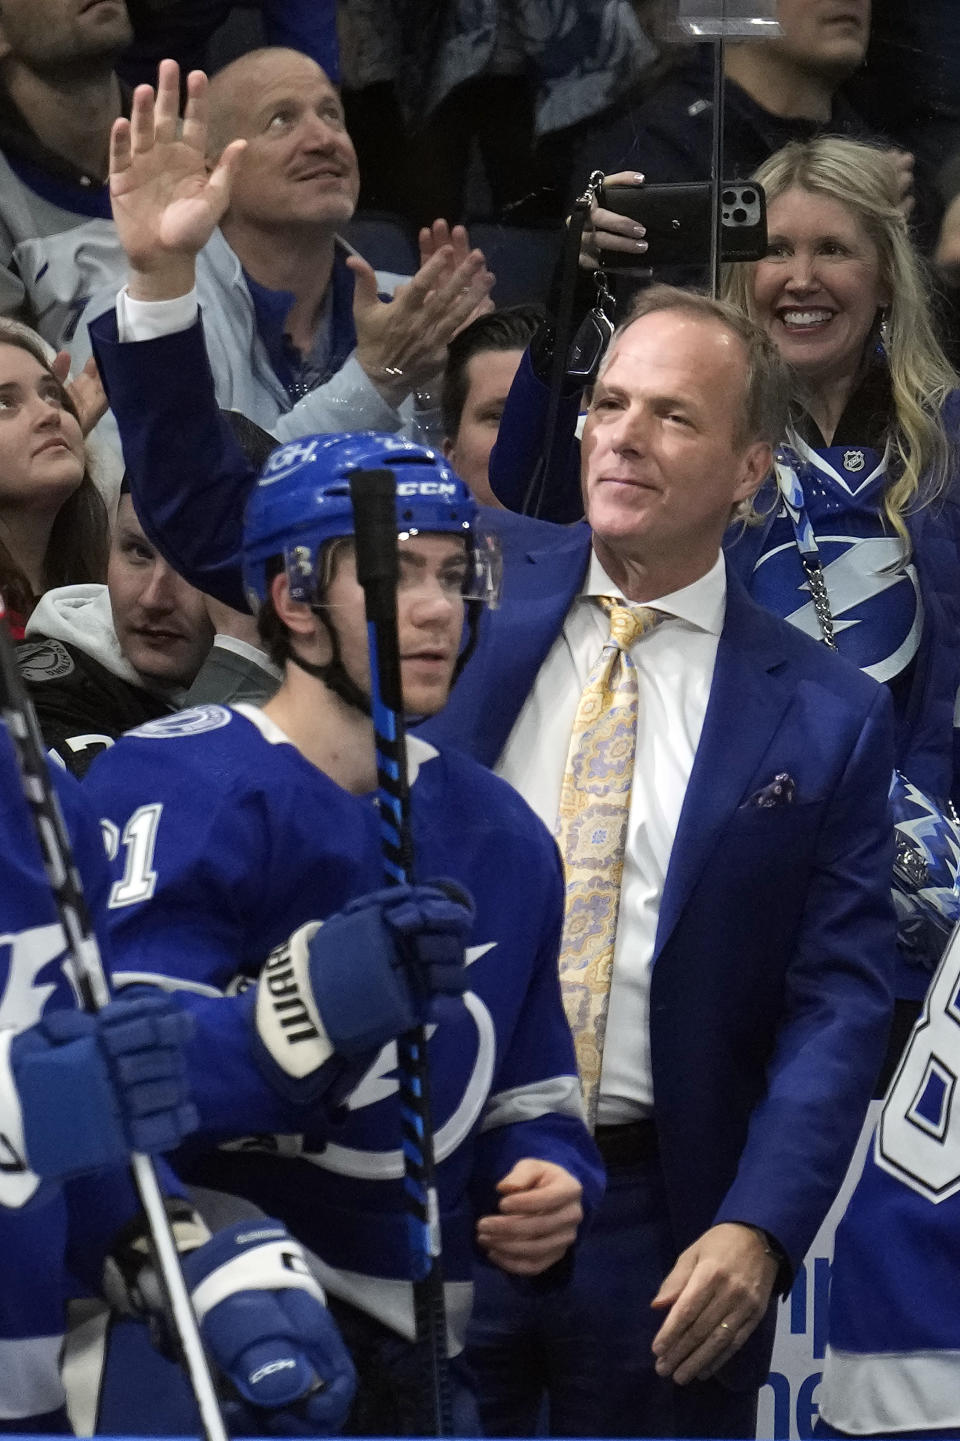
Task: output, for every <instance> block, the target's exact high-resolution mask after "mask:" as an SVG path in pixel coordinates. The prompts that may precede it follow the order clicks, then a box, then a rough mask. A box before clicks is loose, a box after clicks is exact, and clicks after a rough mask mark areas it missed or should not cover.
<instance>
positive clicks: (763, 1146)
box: [93, 318, 894, 1385]
mask: <svg viewBox="0 0 960 1441" xmlns="http://www.w3.org/2000/svg"><path fill="white" fill-rule="evenodd" d="M93 330H94V338H95V341H96V342H97V343H96V350H97V358H98V361H99V363H100V366H101V373H102V374H103V375H104V377H105V381H106V384H107V388H108V393H109V394H110V398H111V404H112V405H113V406H114V409H115V411H116V412H117V416H118V420H119V422H120V427H121V433H122V434H123V437H124V447H125V455H126V459H127V464H128V466H129V468H130V471H131V482H132V488H133V493H134V499H135V501H136V503H137V508H138V513H139V515H140V519H141V522H142V524H143V527H144V530H145V531H146V533H147V535H148V536H150V538H151V540H153V541H154V543H155V544H157V545H158V547H159V549H160V550H161V551H162V552H163V553H164V554H165V555H166V556H167V558H168V559H169V560H170V561H171V563H172V564H173V565H175V566H176V568H177V569H178V570H180V571H181V573H182V574H183V575H185V576H186V577H187V579H189V580H191V581H192V582H193V584H195V585H198V586H200V587H202V588H203V589H206V590H209V591H211V592H212V593H213V594H215V595H218V596H219V597H220V598H221V599H223V600H225V601H226V602H227V603H229V604H233V605H237V604H242V587H241V584H240V578H239V544H240V514H241V510H242V503H243V500H244V498H245V494H246V491H247V490H248V488H249V486H250V483H251V480H252V469H251V467H250V466H249V465H248V464H247V463H246V461H245V459H244V457H243V456H242V454H240V453H239V451H238V448H237V446H236V442H235V441H234V439H233V436H232V433H231V432H230V430H229V427H225V426H221V425H219V424H218V423H217V421H218V418H216V419H215V418H214V417H213V416H212V414H211V407H212V405H213V401H212V387H211V384H210V381H209V375H208V373H207V371H206V367H205V364H204V356H203V347H202V343H201V342H200V337H199V331H198V328H196V327H195V328H194V329H193V330H192V331H187V332H184V333H183V334H182V335H177V336H170V337H167V338H165V339H164V340H161V341H147V342H143V343H142V344H138V345H135V346H131V347H118V346H117V345H116V344H115V339H114V338H115V333H116V332H115V329H113V328H112V318H103V326H102V328H101V321H98V322H97V323H96V325H95V326H94V327H93ZM120 350H129V351H131V352H135V355H133V356H132V357H129V358H128V357H126V356H121V355H120V354H119V351H120ZM131 358H132V360H133V363H132V364H131V363H130V359H131ZM488 519H489V520H490V522H491V523H492V524H494V525H495V526H496V528H497V529H498V530H499V532H500V535H501V539H502V543H503V546H504V551H505V567H504V570H505V577H506V590H505V596H504V603H503V605H502V608H501V609H500V610H499V611H496V612H488V613H487V614H485V615H484V617H483V618H482V620H481V622H480V625H479V628H478V643H477V647H476V650H475V652H474V655H473V657H472V658H471V660H470V662H469V664H468V665H467V667H466V669H465V671H464V674H463V675H462V676H461V678H460V680H459V681H458V682H457V685H456V687H455V688H454V692H453V694H452V696H451V698H450V701H449V703H448V705H447V706H446V708H445V709H444V711H443V712H442V713H441V714H440V715H439V716H437V717H435V718H434V719H433V720H432V721H431V722H430V723H429V725H427V726H426V727H424V733H425V734H426V735H428V736H429V738H430V739H431V740H434V741H436V742H438V743H440V744H444V745H449V744H452V745H456V746H459V747H460V748H462V749H465V750H468V751H470V752H472V754H473V755H474V756H476V757H477V758H478V759H480V760H482V761H485V762H487V763H488V764H489V763H492V762H493V761H494V760H495V759H496V757H497V756H498V755H499V753H500V751H501V749H502V747H503V744H504V742H505V741H506V738H507V736H508V735H509V733H510V729H511V727H512V725H513V723H514V721H515V719H516V717H517V715H518V713H519V711H520V708H521V706H522V704H523V702H524V699H525V698H526V696H527V694H528V693H529V690H530V687H531V686H532V684H533V681H534V679H535V677H536V674H537V671H538V670H539V668H540V665H541V664H542V662H543V659H544V657H545V656H546V654H547V652H548V651H549V649H550V647H551V645H552V644H553V642H554V640H555V639H556V637H557V635H558V634H559V632H560V630H561V627H562V624H563V618H564V616H565V615H566V612H567V609H568V607H569V605H570V603H571V601H572V599H573V597H574V595H576V594H577V592H578V591H579V589H580V586H581V583H582V580H583V576H584V573H585V570H586V565H587V560H588V556H589V550H590V532H589V530H588V528H587V527H586V525H583V524H580V525H577V526H573V527H570V528H562V527H558V526H555V525H550V524H547V523H543V522H538V521H532V520H529V519H526V518H524V517H521V516H514V515H511V514H510V513H508V512H502V511H490V512H488ZM892 765H893V731H892V717H891V713H890V702H889V698H888V696H887V693H886V691H885V690H884V689H883V688H882V687H880V686H878V685H877V684H876V683H875V682H873V681H872V680H869V679H868V678H867V677H865V676H863V675H861V674H860V672H859V671H858V670H856V669H855V668H854V667H853V666H851V665H849V664H848V663H847V662H846V661H844V660H842V659H841V658H840V657H838V656H836V655H833V654H830V653H828V652H826V651H825V650H824V648H823V647H822V646H820V645H818V644H816V643H815V642H814V641H812V640H810V639H809V638H808V637H806V636H804V635H802V634H801V633H800V632H799V631H797V630H795V629H794V628H793V627H791V626H790V625H788V624H787V623H786V622H784V621H781V620H778V619H777V618H775V617H773V616H771V615H769V614H768V613H767V612H766V611H763V610H761V609H760V608H759V607H758V606H756V605H755V604H754V603H753V602H752V601H751V600H750V599H749V598H748V597H747V595H746V592H745V591H744V590H743V587H742V586H741V585H740V583H739V582H738V581H737V580H736V578H735V577H734V576H732V575H729V574H728V595H727V610H726V619H725V624H724V627H723V632H722V635H721V637H720V643H719V647H718V651H717V661H716V667H715V672H714V679H713V686H712V689H711V694H710V700H709V704H708V707H707V712H706V716H705V719H704V726H703V733H702V736H701V740H700V745H699V748H698V750H697V755H696V758H695V762H694V767H693V772H692V774H691V777H690V782H689V786H688V789H687V794H686V799H685V802H684V805H683V808H682V812H681V816H680V821H679V825H678V829H677V835H676V840H675V843H674V847H673V852H672V856H671V860H670V865H669V870H668V874H667V878H666V883H665V888H664V893H663V898H662V903H661V908H660V918H659V927H658V933H657V940H656V952H655V960H654V965H653V972H652V980H651V1010H650V1041H651V1055H652V1065H653V1080H654V1095H655V1100H656V1119H657V1128H658V1131H659V1135H660V1144H661V1155H662V1160H663V1170H664V1175H665V1179H666V1185H667V1191H668V1196H669V1203H670V1220H671V1223H672V1226H673V1230H674V1234H675V1238H676V1243H677V1247H678V1249H679V1248H682V1247H684V1246H687V1245H689V1244H690V1243H691V1242H692V1241H693V1240H695V1239H696V1237H697V1236H699V1235H700V1234H702V1232H703V1231H705V1230H706V1229H707V1228H708V1227H709V1226H711V1225H713V1224H715V1223H717V1222H719V1221H723V1220H739V1221H747V1222H750V1223H752V1224H754V1225H757V1226H762V1227H763V1228H764V1229H766V1230H768V1231H769V1232H771V1233H772V1234H773V1235H774V1236H775V1237H776V1238H777V1239H778V1240H779V1242H780V1244H781V1245H782V1246H783V1247H784V1249H785V1250H786V1252H787V1255H788V1257H789V1260H790V1262H791V1263H792V1265H796V1264H798V1263H799V1261H800V1260H801V1258H802V1257H803V1255H804V1253H805V1251H806V1250H807V1247H808V1246H809V1244H810V1242H811V1241H812V1239H813V1236H814V1234H815V1233H816V1230H817V1228H818V1226H819V1224H820V1221H821V1219H822V1217H823V1215H824V1214H825V1212H826V1210H827V1208H828V1206H829V1204H830V1202H831V1200H832V1198H833V1196H834V1194H835V1193H836V1191H837V1189H838V1187H839V1184H840V1181H841V1179H842V1177H843V1173H844V1170H845V1168H846V1165H847V1161H848V1159H849V1156H850V1153H851V1151H852V1149H853V1146H854V1143H855V1140H856V1136H857V1133H858V1131H859V1127H860V1124H861V1121H862V1117H863V1113H864V1109H865V1106H866V1103H867V1101H868V1099H869V1096H870V1092H871V1088H872V1085H873V1082H874V1080H875V1077H876V1074H877V1071H878V1069H879V1066H880V1061H881V1058H882V1051H883V1044H884V1040H885V1035H886V1027H887V1020H888V1014H889V978H890V973H891V968H892V960H893V955H894V922H893V914H892V907H891V904H890V899H889V885H890V871H891V864H892V829H891V822H890V818H889V815H888V809H887V789H888V785H889V778H890V773H891V770H892ZM781 773H786V774H788V775H790V776H791V777H792V778H793V780H794V782H795V792H794V798H793V801H792V803H789V804H781V805H775V806H772V807H770V808H765V807H760V806H756V805H751V804H749V802H750V798H751V797H752V796H754V795H755V794H756V793H757V792H758V791H759V790H760V789H761V788H762V787H763V786H765V785H766V784H767V783H768V782H769V781H771V780H772V779H773V778H774V776H776V775H779V774H781ZM786 1279H788V1278H786ZM772 1321H773V1308H771V1312H770V1315H769V1317H768V1322H767V1324H766V1325H765V1326H761V1327H760V1328H758V1331H757V1332H756V1333H755V1335H754V1336H753V1337H752V1338H751V1340H750V1342H748V1344H747V1345H746V1346H745V1347H744V1348H743V1350H742V1351H741V1352H740V1353H739V1355H738V1356H737V1357H735V1358H734V1361H733V1362H732V1363H731V1364H730V1365H729V1366H728V1367H726V1368H725V1374H726V1376H727V1379H728V1380H729V1381H730V1382H731V1384H734V1385H739V1384H757V1383H758V1382H759V1381H760V1380H761V1379H762V1377H763V1374H764V1369H765V1367H766V1365H767V1362H768V1358H769V1343H770V1340H771V1336H772Z"/></svg>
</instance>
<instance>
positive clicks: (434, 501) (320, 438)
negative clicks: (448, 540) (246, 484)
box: [243, 431, 501, 611]
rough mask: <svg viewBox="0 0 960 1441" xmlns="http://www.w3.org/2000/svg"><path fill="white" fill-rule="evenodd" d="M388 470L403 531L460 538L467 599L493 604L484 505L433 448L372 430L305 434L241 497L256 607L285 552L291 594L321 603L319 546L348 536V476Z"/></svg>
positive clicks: (496, 576) (246, 571) (493, 544)
mask: <svg viewBox="0 0 960 1441" xmlns="http://www.w3.org/2000/svg"><path fill="white" fill-rule="evenodd" d="M383 469H386V470H391V471H393V473H394V476H395V477H396V482H397V524H398V529H399V535H400V538H401V539H402V538H404V537H407V536H412V535H417V534H427V533H436V532H441V533H450V534H452V535H461V536H463V538H464V540H465V542H466V550H467V558H468V565H467V572H466V579H465V582H464V592H463V593H464V598H465V599H466V600H474V601H481V602H483V603H485V604H487V605H491V606H495V605H496V604H497V601H498V598H499V592H500V576H501V563H500V551H499V543H498V541H497V539H496V537H495V536H493V535H491V534H490V533H489V532H487V531H486V530H485V528H484V527H483V526H482V524H481V523H480V511H479V508H478V506H477V503H476V501H475V500H474V498H473V496H472V495H471V493H470V491H469V490H468V489H467V487H466V486H465V485H464V483H463V481H462V480H461V479H460V478H459V476H457V475H455V474H454V472H453V471H452V470H451V469H450V467H449V466H448V465H447V463H446V462H445V461H444V460H442V459H441V458H440V457H439V456H438V455H437V454H436V453H435V452H434V451H432V450H429V449H427V447H425V446H422V445H416V444H414V443H413V442H412V441H409V440H405V439H404V438H403V437H402V436H398V435H390V434H380V433H379V432H376V431H360V432H356V431H354V432H350V433H347V434H332V435H305V436H302V437H301V438H300V439H299V440H294V441H290V442H289V444H287V445H283V446H280V448H279V449H277V450H275V451H274V452H273V454H272V455H271V456H270V457H269V459H268V460H267V462H266V464H265V465H264V467H263V469H262V471H261V472H260V478H259V480H258V481H257V484H256V485H255V486H254V489H253V491H252V493H251V495H250V498H249V500H248V501H247V507H246V513H245V516H244V526H243V583H244V589H245V591H246V594H247V598H248V601H249V604H250V608H251V609H252V610H253V611H257V610H259V608H260V606H262V605H263V603H264V601H265V600H266V598H267V594H268V592H269V589H270V582H271V580H272V578H273V576H274V575H275V574H276V562H277V558H278V557H282V558H283V563H284V567H285V569H286V572H287V577H288V580H289V584H290V594H291V596H292V597H293V599H294V600H298V601H305V602H307V603H308V604H311V603H314V602H315V601H316V600H317V598H318V597H317V586H318V578H319V573H320V570H319V568H320V562H321V555H322V551H323V548H324V546H325V545H327V544H328V542H330V541H332V540H338V539H341V538H342V537H345V536H351V535H353V533H354V525H353V506H352V503H351V500H350V476H351V475H352V474H353V473H354V472H355V471H358V470H383Z"/></svg>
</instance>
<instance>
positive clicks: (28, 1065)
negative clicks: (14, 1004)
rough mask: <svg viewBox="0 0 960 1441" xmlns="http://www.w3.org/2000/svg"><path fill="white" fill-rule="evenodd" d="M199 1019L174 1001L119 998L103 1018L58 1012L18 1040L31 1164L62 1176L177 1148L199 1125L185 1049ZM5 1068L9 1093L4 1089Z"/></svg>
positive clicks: (15, 1061) (15, 1069) (13, 1064)
mask: <svg viewBox="0 0 960 1441" xmlns="http://www.w3.org/2000/svg"><path fill="white" fill-rule="evenodd" d="M191 1025H192V1022H191V1018H190V1017H189V1016H188V1015H187V1014H186V1012H185V1011H183V1010H182V1009H181V1008H180V1007H179V1006H178V1005H177V1004H176V1002H174V1001H173V1000H172V999H171V998H169V997H167V996H163V995H150V996H141V997H138V998H136V999H135V1000H119V1001H111V1003H110V1004H109V1005H108V1006H105V1007H104V1009H103V1010H102V1011H100V1012H99V1013H98V1014H97V1015H89V1014H88V1013H87V1012H85V1011H76V1010H70V1009H66V1010H56V1011H50V1012H48V1014H47V1015H45V1016H44V1017H43V1019H42V1020H41V1021H39V1022H38V1023H37V1025H35V1026H33V1027H31V1029H30V1030H28V1031H21V1032H20V1033H19V1034H17V1035H15V1036H14V1037H13V1038H12V1040H11V1042H10V1070H11V1073H12V1080H13V1087H14V1090H15V1091H16V1097H17V1100H18V1102H19V1110H20V1116H21V1118H22V1137H23V1142H24V1148H25V1150H26V1156H25V1157H24V1160H25V1162H26V1164H27V1165H28V1166H29V1167H30V1169H31V1170H32V1171H33V1172H35V1174H36V1175H38V1176H45V1177H62V1176H70V1175H73V1174H75V1173H77V1172H81V1171H92V1170H98V1169H100V1168H101V1167H104V1166H114V1165H118V1164H121V1163H123V1162H124V1161H125V1160H126V1159H127V1157H128V1156H129V1154H130V1152H131V1151H168V1150H172V1149H173V1148H174V1147H175V1146H177V1145H179V1143H180V1141H181V1140H182V1139H183V1137H184V1136H185V1135H186V1134H187V1133H188V1132H189V1131H192V1130H194V1129H195V1128H196V1126H197V1124H198V1118H197V1112H196V1109H195V1108H194V1106H193V1105H192V1104H191V1103H190V1099H189V1096H190V1092H189V1086H188V1082H187V1067H186V1060H185V1057H184V1053H183V1046H184V1043H185V1042H186V1039H187V1037H188V1036H189V1034H190V1029H191ZM2 1080H3V1077H2V1070H0V1089H2Z"/></svg>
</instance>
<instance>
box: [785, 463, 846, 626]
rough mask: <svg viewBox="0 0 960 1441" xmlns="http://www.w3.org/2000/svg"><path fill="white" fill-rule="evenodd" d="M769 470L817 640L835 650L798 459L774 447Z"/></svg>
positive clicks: (826, 596)
mask: <svg viewBox="0 0 960 1441" xmlns="http://www.w3.org/2000/svg"><path fill="white" fill-rule="evenodd" d="M773 469H774V473H775V475H776V478H777V489H778V490H779V492H780V499H781V500H782V502H783V508H784V510H785V511H786V512H787V515H788V516H789V517H790V523H791V525H792V526H793V535H794V540H795V541H796V543H797V551H798V553H799V556H800V564H801V565H802V566H803V569H804V573H805V575H806V577H807V586H808V588H809V590H810V599H811V601H812V602H813V610H814V614H815V615H816V617H817V625H818V626H819V628H820V638H821V640H822V641H823V643H824V645H828V646H829V647H830V649H831V650H836V649H837V638H836V635H835V633H834V628H833V611H832V610H831V609H830V596H829V595H828V593H827V582H826V577H825V576H824V573H823V562H822V561H821V559H820V547H819V546H818V545H817V537H816V536H815V535H814V533H813V526H812V525H811V524H810V517H809V515H808V514H807V502H806V498H805V496H804V494H803V486H802V485H801V483H800V457H799V456H798V455H797V452H796V451H795V450H794V449H793V447H792V446H789V445H780V446H778V447H777V452H776V455H775V457H774V463H773Z"/></svg>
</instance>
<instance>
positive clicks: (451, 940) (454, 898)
mask: <svg viewBox="0 0 960 1441" xmlns="http://www.w3.org/2000/svg"><path fill="white" fill-rule="evenodd" d="M473 916H474V910H473V901H472V899H471V897H470V896H469V895H468V894H467V892H466V891H464V890H463V889H462V888H461V887H460V886H457V885H455V884H454V883H453V882H452V881H438V882H436V883H434V884H431V885H423V886H391V887H390V888H389V889H386V890H382V891H373V892H371V893H370V894H369V895H366V896H360V897H358V898H357V899H356V900H354V901H351V902H350V904H349V905H347V906H345V907H344V909H343V910H342V911H340V912H338V914H337V915H335V916H331V917H330V918H329V919H328V920H326V921H323V922H322V923H321V922H319V921H310V922H308V923H307V924H306V925H305V926H301V927H300V929H299V930H297V931H295V932H294V933H293V935H292V936H291V937H290V940H289V941H288V942H287V944H286V945H285V946H281V947H279V948H278V949H277V950H276V951H274V952H273V954H272V955H271V956H270V958H269V960H268V961H267V964H266V966H265V967H264V970H263V974H262V975H261V977H260V982H259V986H258V993H257V1002H256V1028H257V1038H258V1041H259V1043H260V1045H261V1046H262V1047H264V1048H265V1050H266V1052H267V1054H268V1057H269V1062H270V1066H271V1071H272V1072H273V1074H276V1070H275V1068H277V1067H279V1071H280V1073H281V1075H280V1076H279V1077H278V1078H277V1079H278V1081H280V1082H281V1083H282V1084H284V1085H285V1086H290V1085H291V1083H293V1084H296V1083H297V1082H303V1081H304V1080H305V1079H307V1078H309V1077H311V1076H312V1075H314V1073H315V1072H316V1071H317V1069H318V1068H319V1067H320V1066H321V1065H323V1064H324V1063H325V1062H326V1061H328V1060H329V1059H330V1058H331V1057H332V1056H333V1055H334V1054H335V1053H336V1054H339V1055H341V1056H346V1057H353V1056H362V1055H364V1054H365V1053H371V1052H376V1051H378V1050H379V1049H380V1047H381V1046H383V1045H385V1044H386V1042H387V1041H392V1040H395V1039H396V1037H397V1036H400V1035H402V1034H403V1033H404V1032H405V1031H409V1030H410V1029H411V1028H412V1027H413V1026H416V1025H420V1024H422V1023H424V1022H426V1021H427V1019H428V1018H429V1014H430V1007H431V1001H432V1000H433V998H434V997H435V996H438V995H447V996H461V995H462V994H463V992H464V991H465V990H466V989H467V984H468V983H467V967H466V958H465V954H464V947H465V945H466V941H467V937H468V936H469V934H470V928H471V926H472V924H473Z"/></svg>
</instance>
